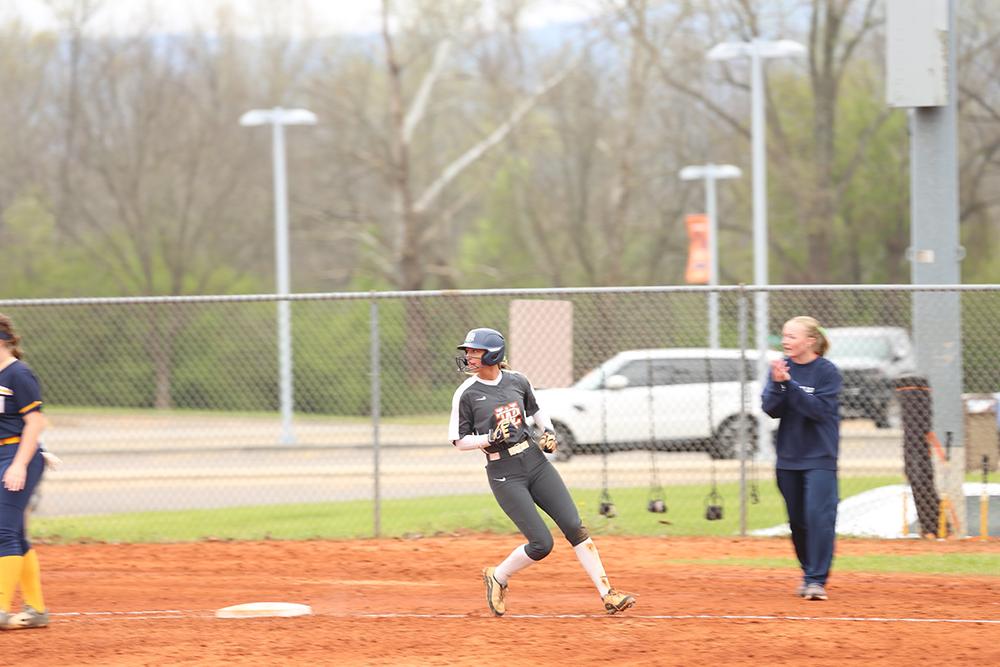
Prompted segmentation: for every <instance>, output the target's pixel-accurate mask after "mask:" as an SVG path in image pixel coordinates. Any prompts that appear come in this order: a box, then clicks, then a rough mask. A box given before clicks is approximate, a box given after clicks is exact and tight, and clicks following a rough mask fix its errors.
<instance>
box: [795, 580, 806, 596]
mask: <svg viewBox="0 0 1000 667" xmlns="http://www.w3.org/2000/svg"><path fill="white" fill-rule="evenodd" d="M795 596H796V597H800V598H804V597H805V596H806V582H804V581H803V582H802V583H801V584H799V585H798V586H797V587H796V588H795Z"/></svg>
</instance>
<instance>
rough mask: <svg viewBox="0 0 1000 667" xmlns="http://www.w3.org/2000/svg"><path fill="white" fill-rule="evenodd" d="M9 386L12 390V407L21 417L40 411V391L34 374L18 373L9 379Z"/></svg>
mask: <svg viewBox="0 0 1000 667" xmlns="http://www.w3.org/2000/svg"><path fill="white" fill-rule="evenodd" d="M11 385H12V386H11V389H13V390H14V405H15V406H16V407H17V411H18V412H19V413H20V414H21V416H24V415H27V414H30V413H32V412H38V411H40V410H41V409H42V389H41V387H40V386H39V384H38V379H37V378H36V377H35V376H34V374H32V373H28V372H25V373H18V374H17V375H15V376H14V377H13V378H11Z"/></svg>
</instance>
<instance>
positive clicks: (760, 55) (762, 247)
mask: <svg viewBox="0 0 1000 667" xmlns="http://www.w3.org/2000/svg"><path fill="white" fill-rule="evenodd" d="M806 53H807V51H806V47H804V46H802V45H801V44H799V43H798V42H793V41H791V40H787V39H782V40H778V41H767V40H762V39H755V40H753V41H752V42H723V43H721V44H716V45H715V46H713V47H712V49H711V50H710V51H709V52H708V59H709V60H718V61H721V60H735V59H737V58H747V57H749V58H750V100H751V128H750V134H751V141H752V143H753V281H754V284H755V285H758V286H760V287H765V286H767V284H768V280H767V153H766V151H765V139H766V136H767V128H766V125H765V117H764V59H766V58H788V57H793V56H803V55H805V54H806ZM754 328H755V330H756V338H757V341H756V342H757V354H758V358H757V379H758V380H759V381H761V382H763V380H764V377H765V376H766V375H767V366H768V363H767V347H768V346H767V292H757V293H755V294H754ZM766 432H767V417H766V416H765V415H764V413H763V412H762V413H761V414H760V418H759V422H758V424H757V433H758V434H759V436H758V438H759V440H760V441H761V447H760V448H759V451H763V450H764V448H763V441H764V434H765V433H766Z"/></svg>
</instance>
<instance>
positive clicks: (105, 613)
mask: <svg viewBox="0 0 1000 667" xmlns="http://www.w3.org/2000/svg"><path fill="white" fill-rule="evenodd" d="M200 613H203V612H202V611H201V610H196V609H149V610H146V611H61V612H59V611H57V612H52V613H51V614H49V616H147V615H149V614H160V615H163V614H172V615H175V616H176V615H181V616H183V615H188V614H200Z"/></svg>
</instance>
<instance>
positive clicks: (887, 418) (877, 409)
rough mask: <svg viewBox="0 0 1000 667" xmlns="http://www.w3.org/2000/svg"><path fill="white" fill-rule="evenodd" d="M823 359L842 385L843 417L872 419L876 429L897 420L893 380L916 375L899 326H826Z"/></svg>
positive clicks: (907, 338) (904, 333)
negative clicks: (837, 371) (837, 372)
mask: <svg viewBox="0 0 1000 667" xmlns="http://www.w3.org/2000/svg"><path fill="white" fill-rule="evenodd" d="M826 334H827V338H828V339H829V341H830V351H829V352H828V353H827V358H829V359H830V361H832V362H833V363H835V364H836V365H837V367H838V368H839V369H840V374H841V376H842V377H843V380H844V384H843V389H842V390H841V393H840V408H841V413H842V414H843V416H845V417H860V418H863V419H872V420H874V422H875V426H876V427H878V428H888V427H889V426H891V425H893V422H897V421H898V411H899V407H898V406H899V403H898V402H897V400H896V391H895V388H894V385H893V381H894V380H895V379H896V378H898V377H902V376H904V375H910V374H913V373H916V372H917V360H916V356H915V354H914V350H913V345H912V343H911V342H910V336H909V334H908V333H907V331H906V329H903V328H901V327H830V328H828V329H827V330H826Z"/></svg>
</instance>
